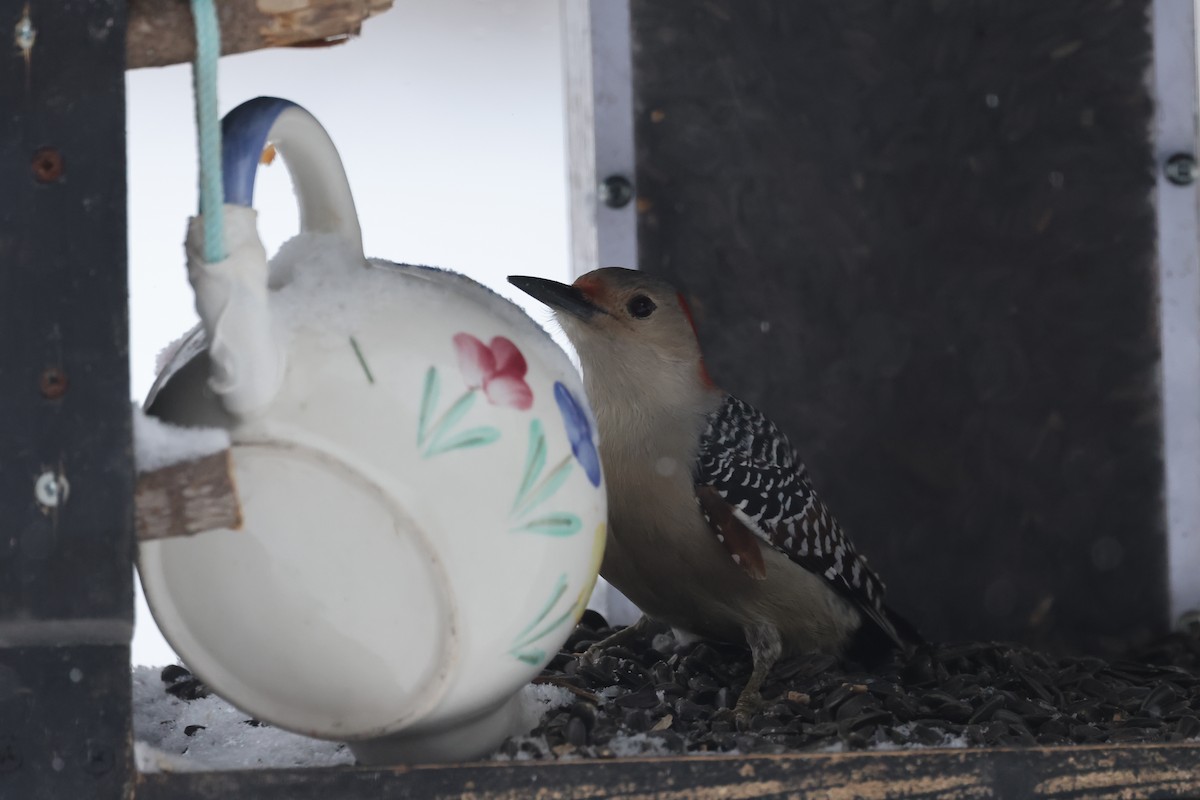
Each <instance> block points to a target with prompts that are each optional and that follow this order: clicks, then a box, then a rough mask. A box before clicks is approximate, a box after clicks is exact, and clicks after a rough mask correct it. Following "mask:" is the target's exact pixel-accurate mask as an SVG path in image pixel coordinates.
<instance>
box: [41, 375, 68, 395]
mask: <svg viewBox="0 0 1200 800" xmlns="http://www.w3.org/2000/svg"><path fill="white" fill-rule="evenodd" d="M38 388H39V389H41V390H42V396H43V397H45V398H46V399H47V400H57V399H58V398H60V397H62V396H63V395H64V394H66V393H67V373H65V372H63V371H62V370H61V369H59V368H58V367H46V369H45V370H43V371H42V377H41V378H39V379H38Z"/></svg>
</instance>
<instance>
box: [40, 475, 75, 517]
mask: <svg viewBox="0 0 1200 800" xmlns="http://www.w3.org/2000/svg"><path fill="white" fill-rule="evenodd" d="M70 492H71V487H70V485H69V484H68V483H67V478H66V476H65V475H56V474H54V473H53V472H50V471H46V472H43V473H42V474H41V475H39V476H38V479H37V483H35V484H34V486H33V495H34V497H36V498H37V501H38V502H39V503H41V504H42V505H44V506H46V507H47V508H56V507H57V506H58V505H60V504H61V503H65V502H67V495H68V494H70Z"/></svg>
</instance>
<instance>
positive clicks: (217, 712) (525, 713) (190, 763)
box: [133, 667, 574, 772]
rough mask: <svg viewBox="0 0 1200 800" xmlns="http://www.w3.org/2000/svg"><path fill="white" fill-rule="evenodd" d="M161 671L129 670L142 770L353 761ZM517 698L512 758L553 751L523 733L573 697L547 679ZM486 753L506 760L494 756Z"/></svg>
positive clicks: (344, 752)
mask: <svg viewBox="0 0 1200 800" xmlns="http://www.w3.org/2000/svg"><path fill="white" fill-rule="evenodd" d="M161 673H162V668H161V667H135V668H134V670H133V734H134V739H135V742H136V744H135V747H134V758H135V761H136V763H137V766H138V769H139V770H141V771H142V772H188V771H197V770H225V769H256V768H274V767H332V766H339V765H344V764H353V763H354V755H353V754H352V753H351V752H350V749H349V748H348V747H346V745H344V744H342V743H340V742H329V741H324V740H321V739H312V738H309V737H307V736H300V735H299V734H295V733H288V732H287V731H282V730H279V729H278V728H274V727H271V726H270V725H266V724H261V723H256V721H255V720H252V719H251V718H250V716H249V715H247V714H245V713H244V712H241V711H238V710H237V709H236V708H234V707H233V706H231V705H229V703H227V702H225V701H224V700H222V699H220V698H219V697H217V696H215V695H210V696H209V697H205V698H201V699H199V700H186V701H185V700H180V699H179V698H177V697H174V696H172V695H169V694H167V692H166V686H165V684H164V683H163V681H162V678H161V677H160V676H161ZM518 696H519V698H520V700H519V703H520V709H519V712H518V714H517V715H516V720H515V721H514V724H513V727H512V729H511V730H510V732H509V735H510V736H511V737H513V739H514V740H515V741H516V742H518V744H520V745H523V747H522V749H521V750H520V751H518V752H517V754H516V755H515V756H514V757H513V758H514V759H515V760H527V759H531V758H551V757H553V754H552V753H551V752H550V748H549V744H548V743H547V742H546V740H545V738H544V737H531V736H529V735H528V734H529V732H530V731H532V730H533V729H534V728H535V727H537V726H538V724H539V723H540V722H541V721H542V719H543V718H544V717H545V716H546V715H547V714H549V713H551V712H553V711H556V710H558V709H560V708H562V707H564V706H567V705H570V703H571V701H572V700H573V699H574V696H573V695H572V694H571V692H570V691H568V690H567V689H564V688H562V687H561V686H554V685H552V684H529V685H527V686H525V687H524V688H522V689H521V692H520V694H519V695H518ZM194 726H202V727H194ZM189 729H190V730H191V731H192V733H191V735H190V736H189V735H188V733H187V731H188V730H189ZM492 758H493V759H497V760H505V759H507V757H506V756H503V755H499V754H497V755H495V756H493V757H492Z"/></svg>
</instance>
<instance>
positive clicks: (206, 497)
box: [134, 450, 242, 542]
mask: <svg viewBox="0 0 1200 800" xmlns="http://www.w3.org/2000/svg"><path fill="white" fill-rule="evenodd" d="M232 466H233V464H232V461H231V460H230V456H229V451H228V450H222V451H221V452H219V453H213V454H212V455H208V456H204V457H203V458H199V459H196V460H195V461H184V462H181V463H179V464H172V465H171V466H169V467H163V468H162V469H159V470H155V471H153V472H143V473H142V474H141V475H139V476H138V482H137V490H136V491H135V492H134V517H135V522H136V529H137V538H138V541H139V542H147V541H152V540H155V539H167V538H170V537H173V536H191V535H192V534H196V533H202V532H204V531H211V530H215V529H218V528H230V529H234V530H236V529H238V528H240V527H242V508H241V504H240V503H239V502H238V495H237V487H236V486H235V485H234V483H233V469H232Z"/></svg>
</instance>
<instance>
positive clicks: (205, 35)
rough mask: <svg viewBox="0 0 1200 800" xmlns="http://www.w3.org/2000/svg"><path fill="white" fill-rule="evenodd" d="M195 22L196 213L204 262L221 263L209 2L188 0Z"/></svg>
mask: <svg viewBox="0 0 1200 800" xmlns="http://www.w3.org/2000/svg"><path fill="white" fill-rule="evenodd" d="M192 17H193V18H194V19H195V20H196V60H195V61H193V62H192V88H193V92H194V94H195V96H196V130H197V133H198V138H199V144H200V214H201V215H202V216H203V217H204V260H205V261H207V262H209V263H210V264H211V263H214V262H217V261H224V260H225V256H226V253H225V216H224V202H225V187H224V185H223V180H222V176H221V118H220V116H219V115H218V109H217V59H218V58H220V56H221V28H220V25H218V23H217V9H216V6H215V5H214V3H213V0H192Z"/></svg>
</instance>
